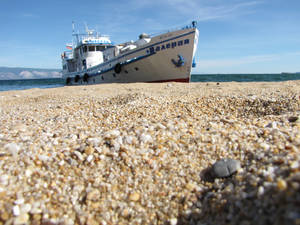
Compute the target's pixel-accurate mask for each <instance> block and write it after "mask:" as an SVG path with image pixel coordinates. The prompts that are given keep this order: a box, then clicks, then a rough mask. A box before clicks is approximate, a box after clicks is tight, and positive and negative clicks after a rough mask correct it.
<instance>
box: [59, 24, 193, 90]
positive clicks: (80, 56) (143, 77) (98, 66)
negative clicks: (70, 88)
mask: <svg viewBox="0 0 300 225" xmlns="http://www.w3.org/2000/svg"><path fill="white" fill-rule="evenodd" d="M198 37H199V30H198V29H197V23H196V22H195V21H193V22H192V23H191V24H189V25H187V26H184V27H181V28H177V29H173V30H169V31H166V32H161V33H159V34H156V35H148V34H146V33H142V34H140V35H139V37H138V38H137V40H136V41H128V42H125V43H120V44H114V43H113V42H112V41H111V40H110V37H109V36H107V35H101V34H99V33H98V32H96V31H95V30H91V29H89V28H88V27H87V26H86V29H85V33H82V34H80V33H78V32H77V33H75V32H74V24H73V41H72V43H71V44H67V46H66V47H67V50H66V51H64V52H63V53H62V54H61V58H62V78H63V79H64V80H65V83H66V85H88V84H101V83H134V82H189V81H190V80H191V69H192V67H195V66H196V63H195V52H196V49H197V45H198Z"/></svg>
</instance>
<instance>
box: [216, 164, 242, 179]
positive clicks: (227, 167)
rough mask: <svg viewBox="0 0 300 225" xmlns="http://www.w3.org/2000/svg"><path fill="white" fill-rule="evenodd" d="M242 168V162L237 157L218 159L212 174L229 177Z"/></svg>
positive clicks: (218, 176)
mask: <svg viewBox="0 0 300 225" xmlns="http://www.w3.org/2000/svg"><path fill="white" fill-rule="evenodd" d="M240 168H241V164H240V162H239V161H238V160H235V159H221V160H219V161H217V162H216V163H215V164H214V165H213V166H212V170H211V175H212V176H213V177H214V178H224V177H229V176H230V175H232V174H234V173H235V172H237V171H238V170H239V169H240Z"/></svg>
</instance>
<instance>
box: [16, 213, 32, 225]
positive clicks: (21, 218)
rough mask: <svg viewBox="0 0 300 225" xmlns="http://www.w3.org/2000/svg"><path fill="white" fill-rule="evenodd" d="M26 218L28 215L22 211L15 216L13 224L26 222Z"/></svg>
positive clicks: (27, 218) (17, 224)
mask: <svg viewBox="0 0 300 225" xmlns="http://www.w3.org/2000/svg"><path fill="white" fill-rule="evenodd" d="M28 220H29V215H28V214H27V213H23V214H21V215H19V216H18V217H16V218H15V220H14V225H19V224H20V225H21V224H26V223H27V221H28Z"/></svg>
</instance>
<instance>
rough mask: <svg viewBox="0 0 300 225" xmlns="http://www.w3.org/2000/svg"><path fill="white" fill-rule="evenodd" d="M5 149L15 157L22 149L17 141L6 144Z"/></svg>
mask: <svg viewBox="0 0 300 225" xmlns="http://www.w3.org/2000/svg"><path fill="white" fill-rule="evenodd" d="M4 149H5V150H6V151H8V152H9V153H10V154H11V155H12V156H13V157H17V155H18V153H19V151H20V146H19V145H17V144H16V143H9V144H6V145H5V146H4Z"/></svg>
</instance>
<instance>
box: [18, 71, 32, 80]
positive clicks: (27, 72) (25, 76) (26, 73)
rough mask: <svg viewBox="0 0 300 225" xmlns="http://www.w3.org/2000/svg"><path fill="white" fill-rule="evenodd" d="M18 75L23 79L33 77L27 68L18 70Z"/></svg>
mask: <svg viewBox="0 0 300 225" xmlns="http://www.w3.org/2000/svg"><path fill="white" fill-rule="evenodd" d="M19 75H20V76H21V77H22V78H23V79H31V78H34V75H33V74H32V73H31V72H29V71H27V70H24V71H22V72H20V74H19Z"/></svg>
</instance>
